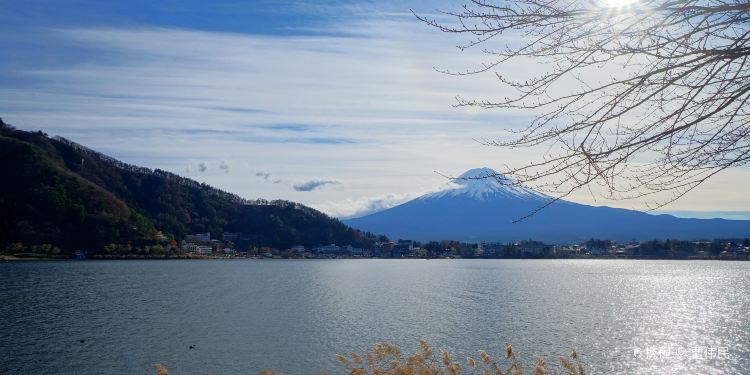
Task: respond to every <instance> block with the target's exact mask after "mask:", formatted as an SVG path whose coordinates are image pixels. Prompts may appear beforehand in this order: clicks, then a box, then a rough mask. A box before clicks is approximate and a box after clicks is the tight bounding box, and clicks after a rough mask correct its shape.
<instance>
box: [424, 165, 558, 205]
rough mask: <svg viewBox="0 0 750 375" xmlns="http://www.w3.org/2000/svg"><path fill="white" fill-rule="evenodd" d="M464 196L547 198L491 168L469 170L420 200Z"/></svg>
mask: <svg viewBox="0 0 750 375" xmlns="http://www.w3.org/2000/svg"><path fill="white" fill-rule="evenodd" d="M455 196H466V197H470V198H472V199H477V200H484V199H490V198H499V197H502V198H515V199H548V198H549V197H548V196H546V195H544V194H541V193H538V192H536V191H534V190H532V189H529V188H527V187H525V186H523V185H520V184H517V183H515V182H514V181H512V180H511V179H509V178H508V177H506V176H505V175H503V174H502V173H499V172H497V171H495V170H493V169H492V168H475V169H470V170H468V171H466V172H464V173H463V174H461V175H460V176H458V177H455V178H453V179H451V181H450V182H448V183H447V184H445V185H444V186H443V187H441V188H440V189H439V190H438V191H435V192H432V193H429V194H426V195H424V196H422V199H435V198H443V197H455Z"/></svg>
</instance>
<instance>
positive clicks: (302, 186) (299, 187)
mask: <svg viewBox="0 0 750 375" xmlns="http://www.w3.org/2000/svg"><path fill="white" fill-rule="evenodd" d="M338 184H340V182H338V181H334V180H311V181H306V182H300V183H297V184H294V186H293V187H294V190H296V191H313V190H316V189H320V188H322V187H324V186H326V185H338Z"/></svg>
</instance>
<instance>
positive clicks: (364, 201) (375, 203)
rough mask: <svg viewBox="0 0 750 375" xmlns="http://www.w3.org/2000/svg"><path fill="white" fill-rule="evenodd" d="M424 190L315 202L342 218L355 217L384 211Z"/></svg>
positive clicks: (416, 195)
mask: <svg viewBox="0 0 750 375" xmlns="http://www.w3.org/2000/svg"><path fill="white" fill-rule="evenodd" d="M422 194H424V192H411V193H403V194H385V195H381V196H376V197H365V198H358V199H344V200H338V201H330V202H322V203H316V204H313V207H315V208H316V209H318V210H321V211H324V212H327V213H328V214H329V215H331V216H335V217H338V218H342V219H348V218H354V217H360V216H365V215H368V214H372V213H375V212H379V211H383V210H385V209H388V208H391V207H395V206H398V205H400V204H402V203H405V202H408V201H410V200H412V199H414V198H417V197H419V196H420V195H422Z"/></svg>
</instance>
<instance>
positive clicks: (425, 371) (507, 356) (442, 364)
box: [155, 340, 585, 375]
mask: <svg viewBox="0 0 750 375" xmlns="http://www.w3.org/2000/svg"><path fill="white" fill-rule="evenodd" d="M336 360H338V362H339V363H340V364H341V365H342V366H343V367H344V369H345V372H344V373H346V374H349V375H458V374H481V375H522V374H523V373H524V372H523V369H522V367H521V363H519V361H518V360H517V359H516V353H515V352H514V351H513V347H512V346H511V345H510V344H508V343H506V344H505V350H504V351H503V353H502V355H500V356H498V357H493V356H492V355H490V354H489V353H487V352H485V351H484V350H480V351H479V352H477V358H473V357H469V358H466V359H465V360H460V361H459V360H457V359H455V358H453V357H452V356H451V354H450V353H448V352H447V351H442V352H441V353H440V354H439V355H436V354H435V352H434V351H433V349H432V347H431V346H430V345H429V344H428V343H427V342H426V341H424V340H422V341H420V342H419V350H417V351H416V352H415V353H413V354H404V353H402V352H401V350H400V349H399V348H398V347H397V346H395V345H392V344H387V343H380V344H375V346H374V347H373V348H372V349H370V350H367V351H365V352H364V353H361V354H360V353H356V352H351V353H349V354H348V355H342V354H339V355H336ZM155 367H156V374H157V375H169V371H167V369H166V368H164V366H162V365H161V364H156V365H155ZM323 374H324V375H327V374H328V372H327V371H323ZM531 374H532V375H552V374H567V375H584V374H585V373H584V369H583V365H582V364H581V363H580V361H579V360H578V353H576V351H575V350H572V351H571V352H570V353H569V355H568V357H560V358H559V368H555V369H550V368H549V367H548V365H547V363H546V362H545V360H544V359H543V358H536V360H535V361H534V363H533V366H532V368H531ZM258 375H282V374H281V373H274V372H273V371H271V370H268V369H264V370H261V371H260V372H258Z"/></svg>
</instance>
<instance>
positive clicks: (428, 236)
mask: <svg viewBox="0 0 750 375" xmlns="http://www.w3.org/2000/svg"><path fill="white" fill-rule="evenodd" d="M551 199H553V198H552V197H549V196H547V195H545V194H542V193H538V192H536V191H534V190H533V189H530V188H528V187H525V186H522V185H518V184H515V183H513V181H511V180H510V179H508V178H507V177H505V176H504V175H502V174H501V173H498V172H496V171H494V170H492V169H490V168H476V169H471V170H469V171H467V172H465V173H464V174H461V175H460V176H459V177H456V178H453V179H451V181H450V182H448V183H447V184H446V185H445V186H443V187H442V188H440V189H439V190H437V191H435V192H431V193H427V194H424V195H422V196H420V197H417V198H415V199H413V200H410V201H408V202H404V203H402V204H400V205H397V206H395V207H391V208H389V209H386V210H382V211H379V212H376V213H372V214H368V215H365V216H361V217H358V218H350V219H346V220H344V223H347V224H349V225H351V226H352V227H355V228H359V229H361V230H368V231H374V232H377V233H383V234H385V235H387V236H389V237H391V238H408V239H414V240H419V241H427V240H442V239H450V240H460V241H467V242H480V241H491V242H495V241H497V242H513V241H521V240H542V241H547V242H551V243H574V242H581V241H585V240H587V239H589V238H602V239H610V240H617V241H622V242H625V241H630V240H653V239H706V238H711V239H712V238H729V237H748V236H750V221H747V220H725V219H688V218H677V217H674V216H671V215H667V214H662V215H651V214H647V213H644V212H640V211H635V210H628V209H622V208H613V207H607V206H589V205H584V204H580V203H575V202H570V201H566V200H559V201H556V202H554V203H553V204H551V205H549V206H548V207H545V208H544V209H542V210H541V211H539V212H536V213H535V214H534V215H532V216H530V217H528V218H526V219H524V220H522V221H520V222H517V223H514V221H516V220H517V219H519V218H523V217H525V216H527V215H528V214H529V213H532V212H534V211H535V210H536V209H538V208H539V207H542V206H543V205H544V204H546V203H549V202H550V200H551Z"/></svg>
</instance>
